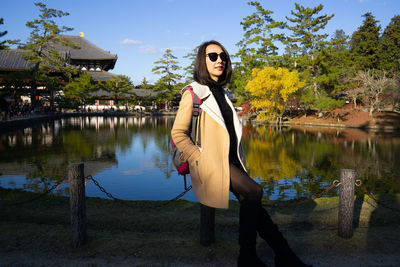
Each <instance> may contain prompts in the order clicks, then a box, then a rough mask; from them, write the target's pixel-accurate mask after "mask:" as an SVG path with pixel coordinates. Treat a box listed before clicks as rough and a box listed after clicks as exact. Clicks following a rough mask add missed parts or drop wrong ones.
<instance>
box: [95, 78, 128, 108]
mask: <svg viewBox="0 0 400 267" xmlns="http://www.w3.org/2000/svg"><path fill="white" fill-rule="evenodd" d="M101 88H103V89H104V90H106V91H107V92H108V93H110V96H111V97H112V98H113V99H114V103H115V105H117V106H118V104H119V99H121V98H127V97H128V96H129V95H130V94H131V90H132V89H133V85H132V82H131V80H130V78H129V77H128V76H125V75H117V76H114V77H112V78H111V80H110V81H106V82H104V83H103V84H102V86H101Z"/></svg>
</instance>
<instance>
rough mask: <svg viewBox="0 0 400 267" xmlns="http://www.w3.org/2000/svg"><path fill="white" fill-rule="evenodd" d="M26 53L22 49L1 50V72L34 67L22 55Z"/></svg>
mask: <svg viewBox="0 0 400 267" xmlns="http://www.w3.org/2000/svg"><path fill="white" fill-rule="evenodd" d="M24 53H26V51H25V50H22V49H13V50H0V70H26V69H29V68H31V67H32V66H33V64H32V63H29V62H28V61H26V60H25V59H24V58H23V57H22V55H23V54H24Z"/></svg>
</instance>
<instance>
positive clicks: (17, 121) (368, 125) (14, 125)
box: [0, 112, 400, 132]
mask: <svg viewBox="0 0 400 267" xmlns="http://www.w3.org/2000/svg"><path fill="white" fill-rule="evenodd" d="M175 115H176V112H157V113H149V112H146V113H142V114H141V113H125V112H82V113H78V112H69V113H55V114H45V115H34V116H32V117H23V118H13V119H11V120H7V121H0V132H4V131H13V130H17V129H21V128H25V127H31V126H33V125H36V124H39V123H45V122H49V121H53V120H59V119H62V118H71V117H82V116H87V117H96V116H102V117H160V116H175ZM240 118H241V119H242V120H243V121H244V122H249V123H252V124H257V125H271V126H278V124H277V123H276V122H271V121H261V120H258V119H252V118H250V117H249V116H240ZM282 126H289V127H290V126H304V127H323V128H337V129H359V130H367V131H369V130H372V131H397V130H400V124H397V125H395V124H394V123H392V124H388V123H385V122H384V121H382V122H381V121H380V120H376V119H374V120H373V121H372V122H364V123H363V124H359V125H354V124H344V123H332V122H330V123H326V122H313V121H296V120H294V119H292V120H290V121H284V122H283V123H282Z"/></svg>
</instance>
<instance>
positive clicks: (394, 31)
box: [379, 16, 400, 73]
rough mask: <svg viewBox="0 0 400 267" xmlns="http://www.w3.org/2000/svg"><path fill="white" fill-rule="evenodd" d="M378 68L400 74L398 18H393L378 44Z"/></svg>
mask: <svg viewBox="0 0 400 267" xmlns="http://www.w3.org/2000/svg"><path fill="white" fill-rule="evenodd" d="M379 56H380V66H381V68H382V69H384V70H387V71H389V72H394V73H399V72H400V16H394V17H393V18H392V19H391V21H390V23H389V25H388V26H386V28H385V30H384V31H383V34H382V37H381V39H380V42H379Z"/></svg>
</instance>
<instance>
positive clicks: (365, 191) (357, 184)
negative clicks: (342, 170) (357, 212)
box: [356, 180, 400, 213]
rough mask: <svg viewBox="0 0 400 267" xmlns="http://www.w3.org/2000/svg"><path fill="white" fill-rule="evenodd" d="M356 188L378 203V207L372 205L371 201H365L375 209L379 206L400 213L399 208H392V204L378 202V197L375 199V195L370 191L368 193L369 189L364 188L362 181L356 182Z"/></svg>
mask: <svg viewBox="0 0 400 267" xmlns="http://www.w3.org/2000/svg"><path fill="white" fill-rule="evenodd" d="M356 186H357V187H360V188H361V190H362V191H363V192H364V194H365V195H367V196H368V197H370V198H371V199H372V200H374V202H375V203H376V205H374V204H372V203H370V202H369V201H367V200H366V201H365V202H367V203H368V204H369V205H371V206H372V207H374V208H378V206H381V207H384V208H386V209H389V210H392V211H394V212H399V213H400V209H399V208H395V207H392V206H391V205H390V204H386V203H385V202H383V201H381V200H378V199H377V198H376V197H374V195H372V194H371V193H370V192H369V191H367V189H366V188H365V187H364V185H363V184H362V181H361V180H357V181H356Z"/></svg>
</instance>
